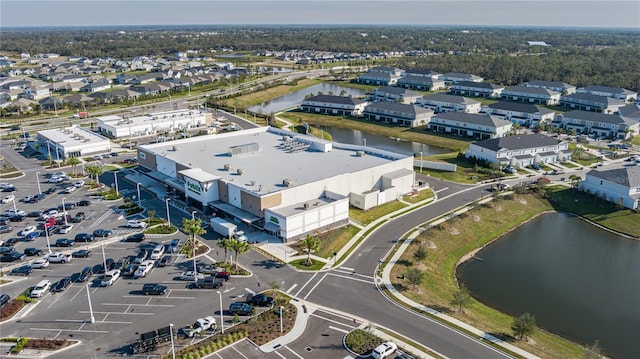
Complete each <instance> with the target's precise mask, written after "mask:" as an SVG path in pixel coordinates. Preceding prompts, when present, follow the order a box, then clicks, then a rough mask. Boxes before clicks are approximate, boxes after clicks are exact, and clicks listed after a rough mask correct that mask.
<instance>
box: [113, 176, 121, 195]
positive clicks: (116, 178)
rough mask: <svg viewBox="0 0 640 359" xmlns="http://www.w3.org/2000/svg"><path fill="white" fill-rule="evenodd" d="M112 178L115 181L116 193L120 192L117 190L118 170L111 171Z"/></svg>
mask: <svg viewBox="0 0 640 359" xmlns="http://www.w3.org/2000/svg"><path fill="white" fill-rule="evenodd" d="M113 180H114V182H115V186H116V195H118V194H120V191H119V190H118V171H114V172H113Z"/></svg>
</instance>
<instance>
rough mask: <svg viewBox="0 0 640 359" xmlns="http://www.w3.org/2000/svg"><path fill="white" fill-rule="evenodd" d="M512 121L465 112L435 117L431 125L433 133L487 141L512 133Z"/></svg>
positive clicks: (447, 113) (442, 114) (446, 113)
mask: <svg viewBox="0 0 640 359" xmlns="http://www.w3.org/2000/svg"><path fill="white" fill-rule="evenodd" d="M512 126H513V124H512V123H511V121H507V120H501V119H497V118H492V117H491V116H488V115H479V114H473V113H464V112H445V113H439V114H437V115H434V116H433V117H432V118H431V122H430V123H429V129H430V130H431V131H433V132H438V133H446V134H451V135H457V136H466V137H473V138H476V139H480V140H482V139H487V138H496V137H503V136H506V135H507V133H509V132H511V129H512Z"/></svg>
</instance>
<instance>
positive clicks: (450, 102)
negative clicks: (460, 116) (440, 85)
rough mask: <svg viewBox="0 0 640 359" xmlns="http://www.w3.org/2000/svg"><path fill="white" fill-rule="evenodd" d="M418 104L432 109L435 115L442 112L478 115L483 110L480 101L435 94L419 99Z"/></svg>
mask: <svg viewBox="0 0 640 359" xmlns="http://www.w3.org/2000/svg"><path fill="white" fill-rule="evenodd" d="M416 104H418V105H420V106H422V107H427V108H430V109H432V110H433V111H434V112H435V113H442V112H466V113H478V112H480V109H481V103H480V101H476V100H472V99H470V98H466V97H462V96H456V95H447V94H443V93H434V94H430V95H426V96H423V97H422V99H418V101H417V102H416Z"/></svg>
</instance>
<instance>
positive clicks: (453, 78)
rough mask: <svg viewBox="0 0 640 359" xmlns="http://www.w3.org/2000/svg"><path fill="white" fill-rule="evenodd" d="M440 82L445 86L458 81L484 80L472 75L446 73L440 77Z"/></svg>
mask: <svg viewBox="0 0 640 359" xmlns="http://www.w3.org/2000/svg"><path fill="white" fill-rule="evenodd" d="M440 80H442V81H444V82H446V83H447V84H453V83H456V82H460V81H471V82H482V81H484V78H482V77H480V76H477V75H473V74H463V73H459V72H447V73H446V74H444V75H442V76H440Z"/></svg>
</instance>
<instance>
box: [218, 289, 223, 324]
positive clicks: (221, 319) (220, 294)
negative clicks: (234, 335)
mask: <svg viewBox="0 0 640 359" xmlns="http://www.w3.org/2000/svg"><path fill="white" fill-rule="evenodd" d="M218 296H219V297H220V329H221V330H222V334H224V317H223V316H222V313H223V311H222V293H220V291H218Z"/></svg>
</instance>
